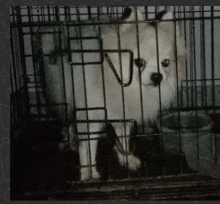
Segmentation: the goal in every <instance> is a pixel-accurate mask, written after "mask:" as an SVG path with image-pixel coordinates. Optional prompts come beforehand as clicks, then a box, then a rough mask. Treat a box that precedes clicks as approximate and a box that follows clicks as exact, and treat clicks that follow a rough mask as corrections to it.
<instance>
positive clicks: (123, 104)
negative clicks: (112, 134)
mask: <svg viewBox="0 0 220 204" xmlns="http://www.w3.org/2000/svg"><path fill="white" fill-rule="evenodd" d="M116 15H117V17H118V8H117V7H116ZM117 40H118V41H117V44H118V51H119V67H120V75H121V79H122V80H123V70H122V57H121V35H120V28H119V25H118V24H117ZM121 93H122V108H123V119H124V120H125V119H126V112H125V97H124V87H123V86H121ZM124 133H125V135H124V137H125V138H126V139H125V147H126V148H125V151H126V152H127V134H126V122H124ZM126 167H127V168H128V158H127V156H126Z"/></svg>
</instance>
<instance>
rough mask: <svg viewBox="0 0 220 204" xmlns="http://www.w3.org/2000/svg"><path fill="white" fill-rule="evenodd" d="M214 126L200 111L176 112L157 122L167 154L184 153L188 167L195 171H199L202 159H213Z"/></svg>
mask: <svg viewBox="0 0 220 204" xmlns="http://www.w3.org/2000/svg"><path fill="white" fill-rule="evenodd" d="M212 126H213V122H212V120H211V119H210V118H209V117H208V116H207V115H206V114H204V113H202V112H198V111H187V112H175V113H171V114H167V115H164V116H163V117H161V118H160V119H158V120H157V127H158V129H159V130H160V132H162V134H161V135H162V141H163V147H164V150H165V152H169V153H174V154H178V153H181V152H184V154H185V155H186V159H187V162H188V165H189V166H190V167H191V168H192V169H194V170H198V162H199V160H200V159H201V158H205V159H208V160H209V159H211V158H212V157H213V138H212V134H211V133H210V129H211V128H212Z"/></svg>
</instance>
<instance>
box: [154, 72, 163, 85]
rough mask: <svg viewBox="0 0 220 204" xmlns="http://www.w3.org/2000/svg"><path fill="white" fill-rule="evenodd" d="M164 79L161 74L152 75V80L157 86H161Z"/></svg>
mask: <svg viewBox="0 0 220 204" xmlns="http://www.w3.org/2000/svg"><path fill="white" fill-rule="evenodd" d="M162 79H163V75H162V74H161V73H158V72H155V73H153V74H151V80H152V81H153V82H154V83H155V84H159V83H160V82H161V81H162Z"/></svg>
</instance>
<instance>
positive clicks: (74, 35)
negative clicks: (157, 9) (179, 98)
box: [42, 8, 186, 180]
mask: <svg viewBox="0 0 220 204" xmlns="http://www.w3.org/2000/svg"><path fill="white" fill-rule="evenodd" d="M161 18H162V20H164V21H161V22H157V23H156V22H151V23H147V22H145V21H144V17H143V16H142V13H141V12H140V11H139V10H136V9H135V8H127V9H126V10H125V12H124V14H123V15H122V17H120V18H119V19H116V18H114V19H113V18H112V19H110V18H109V19H108V18H104V19H101V21H98V20H97V19H91V20H88V21H86V22H83V23H82V25H81V26H74V25H69V28H68V29H66V28H67V27H66V26H63V28H64V29H61V30H60V31H62V34H61V37H59V34H49V33H47V34H42V48H43V53H44V54H45V57H44V76H45V79H44V80H45V92H46V98H47V99H48V101H49V102H50V103H54V104H60V103H62V104H64V103H66V104H67V107H66V109H65V106H58V105H55V106H53V108H52V110H53V111H54V112H55V113H56V114H57V116H58V117H59V118H60V119H62V120H63V122H64V123H65V122H66V123H67V124H68V126H69V127H68V128H64V129H63V133H64V134H66V135H67V132H68V131H67V130H69V132H70V141H71V148H72V149H74V145H73V144H74V143H73V142H72V141H73V138H77V139H78V141H79V146H78V148H79V155H80V165H81V180H88V179H96V178H99V177H100V175H99V172H98V171H97V169H96V148H97V138H99V137H101V136H103V135H105V134H104V133H103V130H105V125H106V123H105V121H104V122H103V120H105V119H107V120H125V119H133V120H135V121H136V122H137V124H138V130H139V132H141V133H144V132H146V131H147V129H148V122H149V121H154V120H155V119H156V117H157V115H158V111H159V110H160V107H161V108H162V109H164V108H168V107H169V105H170V102H171V101H172V99H173V97H174V95H175V92H176V87H177V82H178V84H179V82H180V81H181V80H182V79H183V78H184V69H185V60H186V49H185V46H184V41H183V40H182V38H181V36H180V31H179V28H178V25H175V24H176V23H174V21H167V19H171V20H172V19H173V14H172V12H168V13H164V15H162V14H161ZM106 21H108V22H109V23H108V24H104V23H102V24H101V25H100V26H99V25H95V23H96V22H106ZM137 21H138V23H137ZM129 22H130V23H129ZM87 24H90V25H87ZM54 30H57V31H58V29H57V28H56V29H55V28H53V29H52V31H54ZM91 37H93V38H91ZM175 39H176V40H175ZM100 49H102V50H101V51H100ZM57 50H58V51H57ZM74 50H75V51H74ZM82 50H83V53H82V52H80V51H82ZM92 50H93V52H91V51H92ZM117 50H121V53H119V52H118V51H117ZM78 51H79V52H78ZM51 53H52V54H53V57H54V58H53V59H55V60H52V61H51V57H48V56H46V54H51ZM91 62H94V64H92V63H91ZM77 63H78V64H77ZM82 63H84V64H82ZM132 67H133V74H132V73H131V72H130V71H131V70H132ZM116 75H117V76H118V78H117V77H116ZM130 76H132V80H130V79H131V78H130ZM129 82H131V83H130V84H129ZM97 107H99V108H100V109H94V108H97ZM85 108H89V109H87V111H86V109H85ZM105 108H106V109H105ZM105 110H107V112H105ZM66 114H67V118H68V121H65V118H66ZM80 120H81V122H80ZM87 120H93V121H90V122H89V123H86V121H87ZM97 120H102V122H100V123H99V122H97ZM66 123H65V124H66ZM109 123H110V122H109ZM111 124H112V125H113V127H114V129H115V131H116V133H117V135H121V136H129V135H130V134H131V129H132V122H129V121H127V122H126V123H123V122H118V123H117V122H112V123H111ZM88 132H90V133H91V134H87V133H88ZM125 138H126V137H122V138H120V142H118V145H116V146H115V150H116V151H117V152H118V157H119V161H120V163H121V164H122V165H126V164H128V166H127V167H128V168H129V169H132V170H135V169H137V168H138V167H139V166H140V165H141V162H140V159H139V158H137V157H135V156H134V155H133V154H128V155H125V154H123V153H122V152H123V151H124V152H128V153H130V151H131V150H130V149H129V139H125ZM120 147H121V149H120Z"/></svg>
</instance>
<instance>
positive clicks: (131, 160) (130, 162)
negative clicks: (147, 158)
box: [128, 155, 141, 170]
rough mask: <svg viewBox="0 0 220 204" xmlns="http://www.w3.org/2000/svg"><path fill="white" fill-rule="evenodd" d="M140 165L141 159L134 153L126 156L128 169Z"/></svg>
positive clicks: (133, 168) (134, 168) (136, 167)
mask: <svg viewBox="0 0 220 204" xmlns="http://www.w3.org/2000/svg"><path fill="white" fill-rule="evenodd" d="M140 166H141V161H140V159H139V158H137V157H135V156H134V155H130V156H128V168H129V169H130V170H137V169H138V168H139V167H140Z"/></svg>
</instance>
